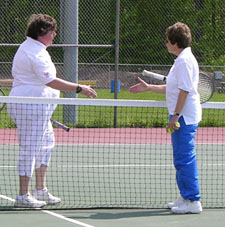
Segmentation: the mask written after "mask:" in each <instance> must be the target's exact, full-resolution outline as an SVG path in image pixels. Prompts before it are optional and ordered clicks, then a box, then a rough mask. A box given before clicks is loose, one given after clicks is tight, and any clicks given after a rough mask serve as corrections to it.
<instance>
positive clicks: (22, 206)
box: [14, 204, 47, 208]
mask: <svg viewBox="0 0 225 227" xmlns="http://www.w3.org/2000/svg"><path fill="white" fill-rule="evenodd" d="M46 205H47V204H44V205H41V206H28V205H23V204H21V205H19V204H14V207H17V208H42V207H44V206H46Z"/></svg>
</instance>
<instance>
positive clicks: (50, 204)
mask: <svg viewBox="0 0 225 227" xmlns="http://www.w3.org/2000/svg"><path fill="white" fill-rule="evenodd" d="M60 202H61V201H59V202H55V203H51V202H50V203H49V202H48V201H47V202H46V203H47V205H56V204H59V203H60Z"/></svg>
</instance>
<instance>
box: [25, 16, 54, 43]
mask: <svg viewBox="0 0 225 227" xmlns="http://www.w3.org/2000/svg"><path fill="white" fill-rule="evenodd" d="M56 27H57V23H56V20H55V19H54V18H53V17H51V16H49V15H47V14H32V15H31V17H30V19H29V22H28V25H27V31H26V36H28V37H30V38H32V39H35V40H37V38H38V36H43V35H46V33H47V32H48V31H55V30H56Z"/></svg>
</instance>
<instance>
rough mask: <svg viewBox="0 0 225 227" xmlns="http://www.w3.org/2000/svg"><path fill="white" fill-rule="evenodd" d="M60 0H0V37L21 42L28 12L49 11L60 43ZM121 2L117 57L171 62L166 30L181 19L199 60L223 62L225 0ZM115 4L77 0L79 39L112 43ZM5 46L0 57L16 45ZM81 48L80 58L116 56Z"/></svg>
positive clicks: (130, 60)
mask: <svg viewBox="0 0 225 227" xmlns="http://www.w3.org/2000/svg"><path fill="white" fill-rule="evenodd" d="M64 1H65V0H61V1H60V0H54V1H50V0H32V1H30V0H0V42H1V43H21V42H22V41H23V40H24V39H25V30H26V25H27V21H28V18H29V16H30V15H31V14H32V13H47V14H50V15H52V16H54V17H55V18H56V19H57V21H58V25H59V35H58V36H57V38H56V40H55V42H56V43H60V42H61V40H60V30H61V29H63V27H62V26H61V23H60V22H61V21H60V20H61V16H62V14H63V13H64V12H62V4H63V2H64ZM120 3H121V5H120V63H124V64H128V63H129V64H171V63H172V62H173V58H172V57H171V56H170V55H169V54H168V53H167V49H166V46H165V31H166V28H167V27H168V26H170V25H172V24H174V23H176V22H177V21H181V22H184V23H186V24H188V25H189V27H190V28H191V30H192V35H193V43H192V49H193V52H194V54H195V55H196V57H197V59H198V61H199V63H200V64H213V65H221V64H222V65H224V55H225V45H224V44H225V5H224V0H204V1H203V0H162V1H159V0H151V1H149V0H138V1H136V0H120ZM115 8H116V7H115V1H114V0H95V1H93V0H80V1H79V43H80V44H114V42H115ZM1 49H2V48H1ZM57 51H58V52H59V54H61V55H62V54H63V52H62V51H60V50H57ZM3 52H4V53H6V52H7V53H8V55H3V54H2V53H0V61H4V60H5V61H7V56H10V57H12V56H13V54H14V52H15V50H14V48H11V49H10V48H9V49H7V50H6V49H5V48H4V51H3ZM79 53H80V55H81V54H82V57H81V58H82V61H85V59H90V60H89V61H95V60H96V59H100V60H99V61H100V62H113V61H114V57H113V52H111V53H110V54H109V55H106V54H104V53H105V50H102V49H96V48H95V49H82V50H81V51H80V52H79ZM92 55H93V57H91V58H90V56H92ZM101 56H103V57H101Z"/></svg>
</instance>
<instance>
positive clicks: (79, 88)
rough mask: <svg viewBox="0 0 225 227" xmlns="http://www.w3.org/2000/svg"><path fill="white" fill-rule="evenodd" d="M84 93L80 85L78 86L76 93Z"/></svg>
mask: <svg viewBox="0 0 225 227" xmlns="http://www.w3.org/2000/svg"><path fill="white" fill-rule="evenodd" d="M81 91H82V87H80V86H79V85H78V86H77V91H76V93H80V92H81Z"/></svg>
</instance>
